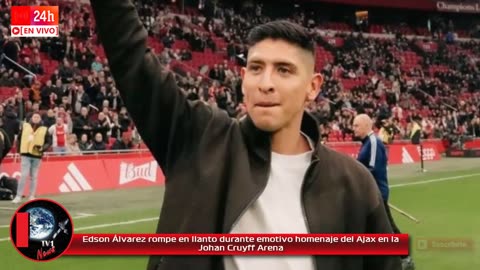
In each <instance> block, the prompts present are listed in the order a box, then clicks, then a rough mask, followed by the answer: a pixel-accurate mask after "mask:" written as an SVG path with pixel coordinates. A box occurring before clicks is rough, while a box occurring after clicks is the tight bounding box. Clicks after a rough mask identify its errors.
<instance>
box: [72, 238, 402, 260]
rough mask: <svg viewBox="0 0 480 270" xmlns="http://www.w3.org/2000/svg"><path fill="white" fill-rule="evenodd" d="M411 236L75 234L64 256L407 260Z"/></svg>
mask: <svg viewBox="0 0 480 270" xmlns="http://www.w3.org/2000/svg"><path fill="white" fill-rule="evenodd" d="M408 247H409V244H408V235H407V234H75V235H74V236H73V241H72V244H71V246H70V248H69V249H68V250H67V251H66V253H65V255H404V254H408V251H409V250H408Z"/></svg>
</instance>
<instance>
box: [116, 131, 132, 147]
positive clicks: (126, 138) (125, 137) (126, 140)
mask: <svg viewBox="0 0 480 270" xmlns="http://www.w3.org/2000/svg"><path fill="white" fill-rule="evenodd" d="M132 148H133V143H132V134H131V132H124V133H123V134H122V139H121V140H118V139H117V140H116V141H115V143H114V144H113V146H112V150H128V149H132Z"/></svg>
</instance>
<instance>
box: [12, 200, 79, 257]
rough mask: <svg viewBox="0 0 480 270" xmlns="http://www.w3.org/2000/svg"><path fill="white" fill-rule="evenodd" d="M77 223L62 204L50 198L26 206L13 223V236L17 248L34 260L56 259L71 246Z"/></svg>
mask: <svg viewBox="0 0 480 270" xmlns="http://www.w3.org/2000/svg"><path fill="white" fill-rule="evenodd" d="M72 236H73V223H72V218H71V216H70V214H69V213H68V212H67V210H66V209H65V208H64V207H63V206H62V205H60V204H59V203H57V202H55V201H52V200H48V199H37V200H32V201H29V202H27V203H25V204H24V205H22V206H21V207H20V208H19V209H18V210H17V211H16V212H15V214H14V216H13V218H12V221H11V224H10V238H11V240H12V243H13V246H14V247H15V248H16V249H17V251H18V252H19V253H20V254H21V255H23V256H24V257H26V258H27V259H29V260H32V261H36V262H38V261H43V262H45V261H52V260H54V259H57V258H59V257H60V256H61V255H62V254H63V253H64V252H65V251H66V250H67V249H68V247H69V246H70V244H71V242H72Z"/></svg>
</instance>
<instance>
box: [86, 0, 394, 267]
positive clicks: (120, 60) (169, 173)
mask: <svg viewBox="0 0 480 270" xmlns="http://www.w3.org/2000/svg"><path fill="white" fill-rule="evenodd" d="M90 2H91V4H92V8H93V13H94V17H95V21H96V26H97V29H98V32H99V38H100V40H101V42H102V44H103V46H104V49H105V53H106V56H107V58H108V62H109V63H110V67H111V71H112V75H113V77H114V79H115V82H116V85H117V87H118V90H119V91H120V94H121V96H122V100H123V101H124V103H125V105H126V106H127V109H128V112H129V114H130V116H131V118H132V120H133V122H134V123H135V125H136V127H137V129H138V131H139V133H140V134H141V135H142V139H143V140H144V142H145V144H146V145H147V146H148V148H149V149H150V151H151V152H152V155H153V156H154V157H155V159H156V161H157V162H158V164H159V165H160V167H161V169H162V171H163V173H164V175H165V179H166V188H165V195H164V201H163V206H162V210H161V212H160V217H159V221H158V226H157V230H156V232H157V233H176V234H177V233H212V234H215V233H225V234H228V233H392V227H391V226H390V223H389V221H388V217H387V214H386V211H385V208H384V206H383V202H382V198H381V195H380V192H379V191H378V188H377V186H376V184H375V180H374V179H373V177H372V175H371V174H370V173H369V171H368V170H367V169H366V168H365V167H363V166H362V165H361V164H360V163H358V162H357V161H355V160H354V159H353V158H351V157H348V156H346V155H344V154H341V153H338V152H335V151H333V150H330V149H329V148H327V147H325V146H324V145H322V144H321V143H320V136H319V131H318V123H317V122H316V121H315V119H314V118H313V117H312V116H311V115H310V114H309V113H307V112H306V111H305V105H306V104H307V103H308V102H311V101H314V100H315V98H316V97H317V95H318V93H319V91H320V89H321V85H322V81H323V78H322V76H321V75H320V74H317V73H315V69H314V68H315V57H314V55H315V44H314V42H313V41H312V40H311V39H310V36H309V34H308V31H307V30H305V29H304V28H302V27H301V26H299V25H296V24H293V23H291V22H287V21H273V22H270V23H267V24H264V25H259V26H257V27H255V28H253V29H252V30H251V31H250V33H249V37H248V44H249V45H250V51H249V53H248V58H247V66H246V68H242V72H241V74H242V77H243V81H242V82H243V85H242V89H243V92H244V102H245V103H246V106H247V108H248V109H247V112H248V114H247V115H246V116H245V117H243V118H241V119H239V120H237V119H233V118H230V117H229V116H228V115H227V114H226V113H225V112H224V111H222V110H220V109H218V108H215V107H211V106H209V105H208V104H205V103H204V102H201V101H193V102H192V101H187V97H186V94H185V92H184V91H182V90H181V89H180V88H179V87H178V85H177V84H176V82H175V76H174V75H173V74H172V73H171V72H170V71H168V70H166V69H165V67H164V66H162V64H161V63H160V61H159V59H158V58H157V56H156V55H155V54H154V53H152V52H151V51H150V50H149V49H148V47H147V38H148V33H147V31H146V30H145V29H144V27H143V25H142V23H141V21H140V19H139V16H138V14H137V12H136V10H135V7H134V5H133V4H132V2H131V1H130V0H91V1H90ZM139 89H141V91H139ZM205 198H208V199H205ZM236 265H243V266H242V267H241V268H238V267H235V266H236ZM147 269H148V270H164V269H182V270H193V269H195V270H207V269H208V270H217V269H218V270H220V269H225V270H232V269H235V270H243V269H302V270H310V269H316V270H320V269H329V270H344V269H348V270H400V269H401V260H400V257H398V256H303V257H296V258H293V257H289V256H280V257H270V256H267V257H262V258H259V257H250V256H243V257H242V256H238V257H237V256H225V257H224V256H151V257H150V260H149V263H148V265H147Z"/></svg>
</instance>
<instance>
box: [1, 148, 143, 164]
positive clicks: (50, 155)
mask: <svg viewBox="0 0 480 270" xmlns="http://www.w3.org/2000/svg"><path fill="white" fill-rule="evenodd" d="M126 154H129V155H130V156H131V155H136V154H138V155H139V156H143V155H145V154H147V155H150V150H148V149H126V150H101V151H91V150H89V151H81V152H80V153H62V152H45V153H43V158H42V159H43V160H46V161H48V160H50V159H59V158H62V159H63V158H72V157H75V158H81V157H87V158H89V159H92V158H93V157H94V158H96V159H101V158H105V156H107V155H110V157H111V156H118V155H126ZM4 161H6V162H14V163H15V162H19V161H20V153H9V154H7V156H6V157H5V159H4Z"/></svg>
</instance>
